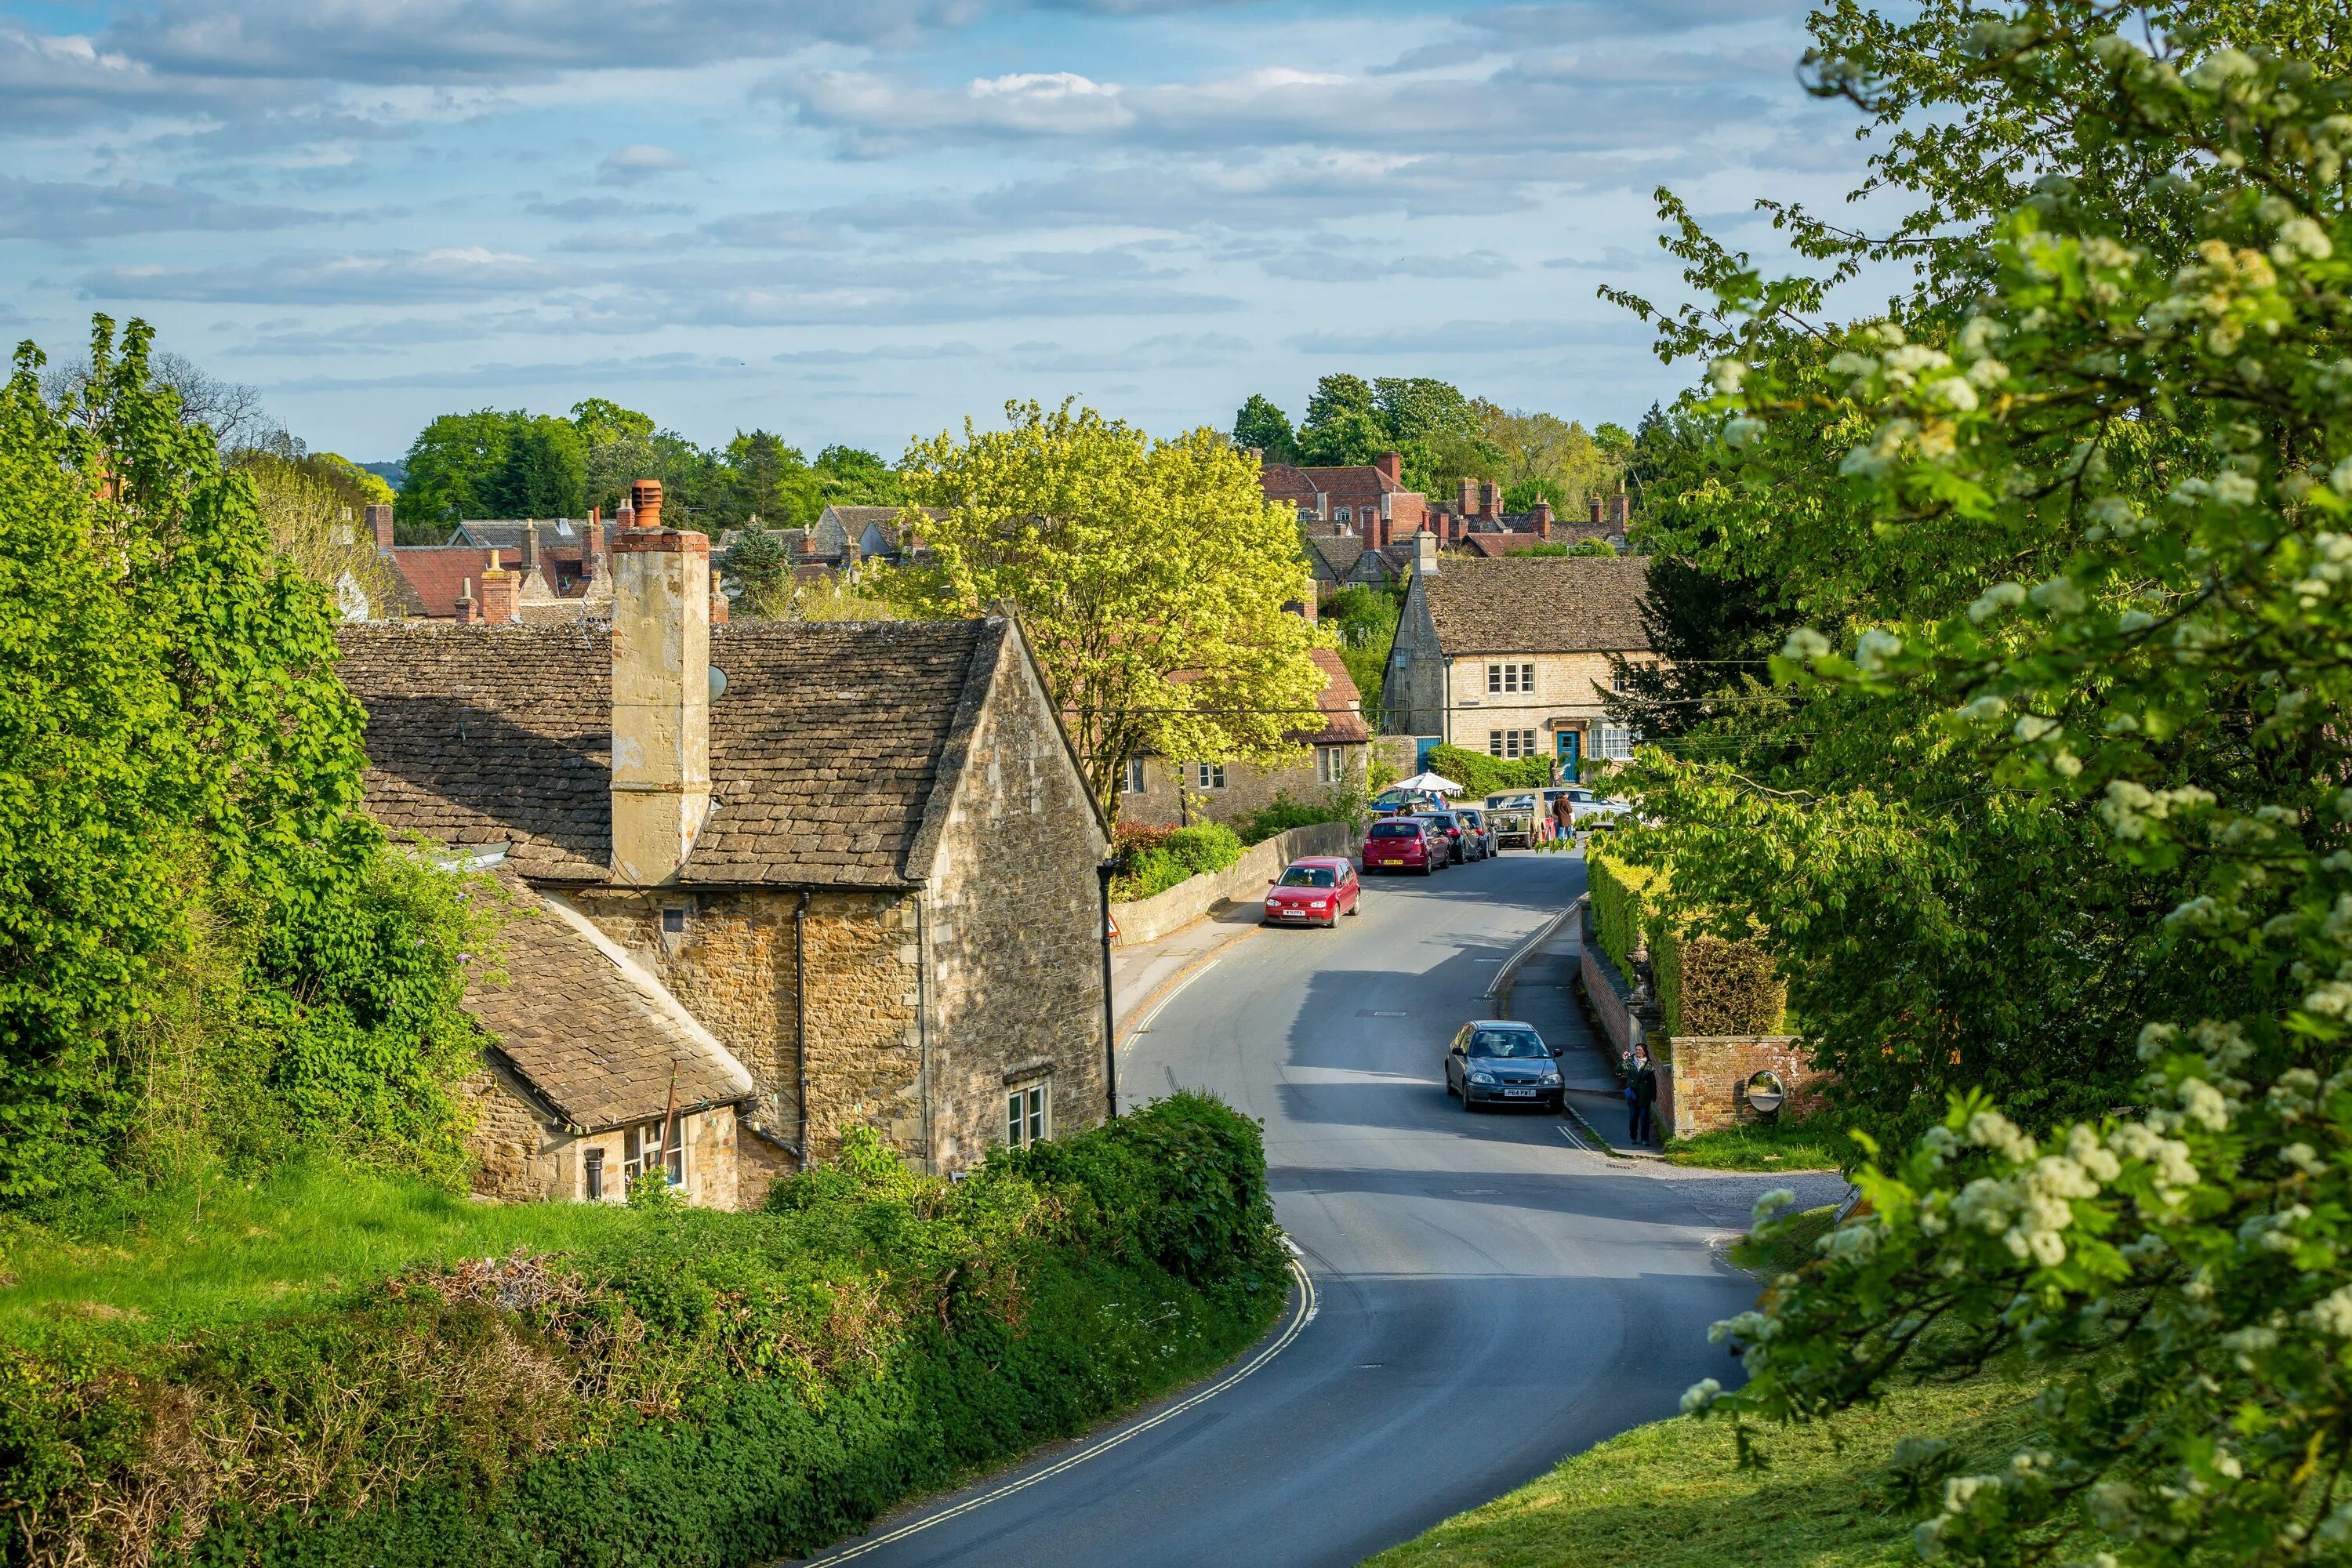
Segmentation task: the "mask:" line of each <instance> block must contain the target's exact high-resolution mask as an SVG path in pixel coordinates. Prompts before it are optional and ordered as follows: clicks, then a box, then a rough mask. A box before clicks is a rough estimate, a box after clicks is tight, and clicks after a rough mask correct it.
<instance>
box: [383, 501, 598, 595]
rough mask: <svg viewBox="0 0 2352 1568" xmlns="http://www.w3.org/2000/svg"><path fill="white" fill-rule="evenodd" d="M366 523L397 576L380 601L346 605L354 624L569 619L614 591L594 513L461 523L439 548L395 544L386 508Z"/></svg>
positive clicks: (391, 578) (391, 581)
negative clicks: (364, 622) (583, 607)
mask: <svg viewBox="0 0 2352 1568" xmlns="http://www.w3.org/2000/svg"><path fill="white" fill-rule="evenodd" d="M367 522H368V527H369V528H370V530H371V531H373V533H374V535H375V547H376V552H377V553H378V554H380V555H381V556H382V557H383V559H384V560H385V561H386V562H388V563H390V564H391V566H392V568H393V570H392V572H391V573H390V574H388V584H389V593H388V595H386V596H384V598H383V602H381V603H372V602H370V601H369V599H368V598H367V596H366V595H364V594H362V595H359V596H358V597H357V598H356V599H355V600H352V601H350V602H348V603H347V605H346V612H345V613H346V615H347V616H349V618H351V619H352V620H362V621H364V620H456V621H473V620H485V619H494V620H505V621H515V620H569V619H577V618H578V617H579V616H580V614H581V613H582V606H583V605H601V604H602V602H603V601H604V599H606V598H608V597H609V596H610V595H611V592H612V590H611V584H609V583H607V582H605V581H604V577H605V575H606V574H607V573H608V571H609V567H608V565H607V562H606V553H605V549H604V524H603V522H602V521H600V520H599V519H598V517H597V514H596V513H595V512H593V511H591V512H590V513H589V514H588V516H587V517H586V518H584V519H578V520H575V519H571V518H545V519H540V518H525V519H522V520H520V521H511V520H509V521H467V522H460V523H459V524H457V527H456V528H455V529H453V530H452V531H450V534H449V538H448V541H447V542H446V543H442V544H395V543H394V542H393V522H392V508H391V507H389V506H384V505H372V506H370V507H369V508H368V509H367Z"/></svg>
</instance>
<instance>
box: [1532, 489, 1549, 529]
mask: <svg viewBox="0 0 2352 1568" xmlns="http://www.w3.org/2000/svg"><path fill="white" fill-rule="evenodd" d="M1535 520H1536V537H1537V538H1538V539H1549V538H1550V537H1551V502H1549V501H1548V500H1544V498H1543V497H1541V496H1538V497H1536V504H1535Z"/></svg>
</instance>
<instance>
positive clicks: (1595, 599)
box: [1421, 555, 1650, 658]
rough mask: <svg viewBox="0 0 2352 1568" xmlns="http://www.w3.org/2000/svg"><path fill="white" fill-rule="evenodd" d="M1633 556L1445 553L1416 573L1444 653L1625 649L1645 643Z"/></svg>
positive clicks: (1642, 581) (1638, 562)
mask: <svg viewBox="0 0 2352 1568" xmlns="http://www.w3.org/2000/svg"><path fill="white" fill-rule="evenodd" d="M1649 570H1650V563H1649V562H1648V561H1647V560H1645V559H1643V557H1641V556H1638V555H1636V556H1619V557H1616V558H1614V559H1605V558H1602V557H1600V556H1570V557H1568V558H1566V559H1562V558H1560V557H1558V556H1549V557H1546V556H1536V557H1524V556H1514V557H1512V558H1510V559H1507V560H1502V561H1484V560H1479V559H1477V558H1475V557H1472V556H1451V557H1448V558H1447V560H1446V562H1445V563H1444V566H1442V567H1441V568H1439V570H1438V572H1437V573H1436V574H1435V575H1433V576H1431V577H1429V578H1427V579H1426V580H1424V581H1423V584H1422V585H1421V586H1422V591H1423V593H1425V594H1426V595H1428V602H1429V614H1430V619H1431V620H1432V621H1433V623H1434V624H1435V626H1436V627H1437V641H1438V645H1439V647H1441V648H1443V649H1444V652H1445V654H1446V655H1447V656H1448V657H1449V658H1450V657H1453V656H1454V655H1457V654H1465V653H1630V652H1635V651H1639V650H1644V649H1647V648H1648V647H1649V646H1650V639H1649V634H1648V633H1647V632H1645V631H1643V627H1642V611H1641V606H1642V595H1643V589H1644V587H1645V585H1646V584H1647V582H1648V577H1649Z"/></svg>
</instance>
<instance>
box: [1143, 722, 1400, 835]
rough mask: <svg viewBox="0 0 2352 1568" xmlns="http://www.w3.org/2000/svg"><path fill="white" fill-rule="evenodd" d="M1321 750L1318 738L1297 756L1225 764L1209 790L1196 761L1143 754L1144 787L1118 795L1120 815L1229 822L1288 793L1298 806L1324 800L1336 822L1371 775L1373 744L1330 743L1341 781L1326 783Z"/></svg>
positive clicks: (1163, 820) (1157, 820) (1161, 820)
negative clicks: (1220, 780)
mask: <svg viewBox="0 0 2352 1568" xmlns="http://www.w3.org/2000/svg"><path fill="white" fill-rule="evenodd" d="M1325 749H1326V748H1324V747H1323V746H1322V745H1321V744H1319V743H1318V744H1314V745H1307V746H1302V747H1300V748H1299V749H1298V752H1297V755H1296V756H1295V757H1292V758H1287V759H1286V760H1284V761H1283V762H1280V763H1226V764H1225V775H1224V776H1225V784H1224V787H1223V789H1208V790H1203V789H1202V788H1200V787H1199V784H1200V778H1199V774H1198V773H1197V771H1196V769H1197V764H1195V763H1171V762H1169V761H1167V760H1165V759H1163V758H1160V757H1146V758H1144V759H1143V788H1142V789H1140V790H1129V791H1126V792H1124V793H1122V794H1121V795H1120V796H1119V803H1118V817H1119V820H1120V821H1121V822H1140V823H1151V824H1155V825H1160V826H1167V825H1171V824H1175V823H1180V822H1184V821H1192V822H1202V821H1208V822H1231V821H1233V820H1234V818H1236V817H1242V816H1251V815H1253V814H1254V813H1256V812H1259V811H1263V810H1265V808H1266V807H1267V806H1269V805H1273V804H1274V799H1275V796H1276V795H1288V796H1289V797H1290V798H1291V799H1292V800H1295V801H1297V803H1298V804H1299V805H1324V804H1327V803H1328V805H1330V808H1331V816H1332V819H1333V820H1335V821H1336V820H1338V819H1339V818H1340V817H1343V816H1347V814H1348V809H1349V806H1350V805H1352V804H1353V800H1354V798H1355V797H1356V796H1358V795H1360V792H1361V791H1362V790H1363V789H1364V787H1365V784H1366V782H1367V781H1368V780H1369V779H1370V753H1371V748H1370V746H1368V745H1365V744H1363V743H1362V742H1354V743H1350V744H1347V745H1339V746H1333V747H1330V748H1328V749H1329V750H1330V751H1333V752H1338V753H1339V770H1340V778H1341V781H1342V782H1340V783H1338V784H1331V783H1327V782H1326V781H1325V780H1324V779H1323V778H1322V777H1321V775H1320V769H1321V767H1322V763H1321V761H1320V760H1319V758H1318V752H1322V751H1324V750H1325ZM1180 784H1181V785H1182V786H1183V788H1184V794H1185V796H1186V799H1185V801H1184V802H1183V803H1182V804H1181V805H1180V803H1179V802H1178V800H1177V789H1178V787H1179V785H1180Z"/></svg>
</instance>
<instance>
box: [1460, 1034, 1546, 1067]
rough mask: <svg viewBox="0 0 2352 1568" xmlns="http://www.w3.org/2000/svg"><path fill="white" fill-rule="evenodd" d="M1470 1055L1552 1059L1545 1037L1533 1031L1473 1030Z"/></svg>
mask: <svg viewBox="0 0 2352 1568" xmlns="http://www.w3.org/2000/svg"><path fill="white" fill-rule="evenodd" d="M1470 1054H1471V1055H1472V1056H1474V1057H1542V1058H1545V1059H1546V1060H1549V1059H1550V1057H1551V1049H1550V1047H1548V1046H1546V1045H1545V1044H1544V1043H1543V1037H1542V1036H1540V1035H1538V1034H1537V1033H1536V1032H1535V1031H1534V1030H1533V1029H1473V1030H1471V1031H1470Z"/></svg>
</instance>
